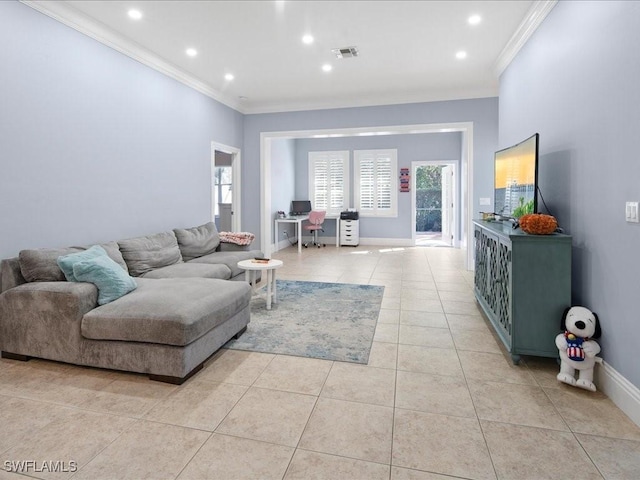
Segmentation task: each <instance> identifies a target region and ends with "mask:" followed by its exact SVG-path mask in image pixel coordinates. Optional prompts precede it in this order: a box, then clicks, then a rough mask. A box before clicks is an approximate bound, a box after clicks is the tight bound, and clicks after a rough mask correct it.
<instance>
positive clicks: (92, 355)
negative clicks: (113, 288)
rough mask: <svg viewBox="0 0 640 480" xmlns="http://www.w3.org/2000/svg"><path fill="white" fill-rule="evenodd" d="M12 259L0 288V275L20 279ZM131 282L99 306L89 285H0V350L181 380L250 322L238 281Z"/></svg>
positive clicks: (246, 291) (247, 294) (245, 292)
mask: <svg viewBox="0 0 640 480" xmlns="http://www.w3.org/2000/svg"><path fill="white" fill-rule="evenodd" d="M17 265H18V262H16V261H15V259H9V260H3V261H2V263H1V267H0V268H2V272H3V274H2V279H3V283H2V287H3V290H4V287H5V285H6V284H8V283H9V281H8V280H7V281H5V279H7V278H11V276H12V275H13V276H16V277H19V275H18V274H19V272H16V271H15V268H16V266H17ZM7 270H13V271H12V273H11V274H9V273H8V272H7ZM137 282H138V288H137V289H136V290H134V291H133V292H131V293H129V294H127V295H125V296H123V297H121V298H119V299H118V300H115V301H114V302H111V303H108V304H106V305H102V306H98V305H97V298H98V291H97V288H96V287H95V286H94V285H93V284H91V283H83V282H78V283H76V282H62V281H56V282H29V283H23V284H21V285H18V286H15V287H13V288H10V289H8V290H6V291H4V292H3V293H2V294H1V295H0V342H1V347H2V356H3V357H5V358H16V359H21V360H28V359H29V358H31V357H35V358H44V359H48V360H56V361H61V362H66V363H72V364H77V365H86V366H91V367H100V368H109V369H114V370H125V371H131V372H138V373H145V374H148V375H149V376H150V378H152V379H154V380H160V381H164V382H170V383H176V384H180V383H182V382H184V381H185V380H186V379H187V378H189V377H190V376H191V375H193V374H194V373H195V372H197V371H198V370H199V369H200V368H201V366H202V364H203V362H204V361H205V360H206V359H207V358H209V357H210V356H211V355H212V354H213V353H214V352H215V351H216V350H218V349H219V348H220V347H222V346H223V345H224V344H225V343H226V342H227V341H229V340H230V339H231V338H233V337H234V336H236V337H237V336H239V335H241V334H242V332H243V331H244V329H246V326H247V324H248V323H249V320H250V307H249V302H250V299H251V287H250V286H249V285H248V284H246V283H244V282H229V281H224V280H218V279H208V278H189V279H182V278H168V279H162V280H155V279H137Z"/></svg>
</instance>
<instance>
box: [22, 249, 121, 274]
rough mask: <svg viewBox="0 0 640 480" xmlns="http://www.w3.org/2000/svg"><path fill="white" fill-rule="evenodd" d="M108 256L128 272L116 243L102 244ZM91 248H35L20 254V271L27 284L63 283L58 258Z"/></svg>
mask: <svg viewBox="0 0 640 480" xmlns="http://www.w3.org/2000/svg"><path fill="white" fill-rule="evenodd" d="M100 246H101V247H102V248H104V250H105V251H106V252H107V255H109V257H110V258H111V259H112V260H113V261H115V262H116V263H117V264H118V265H120V266H121V267H122V268H124V270H125V271H128V270H127V264H126V263H125V262H124V258H122V254H121V253H120V250H119V249H118V244H117V243H116V242H107V243H102V244H100ZM88 248H90V247H65V248H34V249H27V250H22V251H21V252H20V253H19V254H18V260H19V262H20V271H21V272H22V276H23V277H24V279H25V280H26V281H27V282H62V281H64V280H65V276H64V273H63V272H62V270H61V269H60V266H59V265H58V257H61V256H64V255H69V254H71V253H78V252H82V251H84V250H87V249H88Z"/></svg>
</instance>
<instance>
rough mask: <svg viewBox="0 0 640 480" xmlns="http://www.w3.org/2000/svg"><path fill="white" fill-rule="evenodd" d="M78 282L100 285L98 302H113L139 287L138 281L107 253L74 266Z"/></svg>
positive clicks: (101, 303)
mask: <svg viewBox="0 0 640 480" xmlns="http://www.w3.org/2000/svg"><path fill="white" fill-rule="evenodd" d="M73 275H74V276H75V278H76V279H77V281H78V282H89V283H93V284H94V285H95V286H96V287H98V304H99V305H104V304H105V303H109V302H113V301H114V300H117V299H118V298H120V297H122V296H123V295H126V294H127V293H129V292H131V291H133V290H135V289H136V288H137V287H138V284H137V283H136V281H135V280H134V279H133V278H132V277H131V276H129V274H128V273H127V272H125V271H124V270H123V269H122V267H121V266H120V265H118V264H117V263H116V262H114V261H113V260H111V258H109V257H108V256H107V255H105V256H103V257H102V256H100V257H95V258H92V259H90V260H85V261H84V262H78V263H76V264H75V265H74V266H73Z"/></svg>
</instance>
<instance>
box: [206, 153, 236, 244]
mask: <svg viewBox="0 0 640 480" xmlns="http://www.w3.org/2000/svg"><path fill="white" fill-rule="evenodd" d="M211 150H212V152H211V153H212V155H211V160H212V162H211V171H212V189H211V192H212V193H211V219H212V220H213V221H215V222H216V224H217V227H218V229H219V230H220V231H232V232H239V231H240V230H241V219H240V211H241V205H240V199H241V194H240V188H241V181H240V171H241V170H240V168H241V166H240V150H239V149H237V148H234V147H229V146H227V145H222V144H219V143H215V142H212V147H211ZM216 220H217V221H216Z"/></svg>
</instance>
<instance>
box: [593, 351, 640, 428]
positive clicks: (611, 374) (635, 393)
mask: <svg viewBox="0 0 640 480" xmlns="http://www.w3.org/2000/svg"><path fill="white" fill-rule="evenodd" d="M594 376H595V384H596V385H597V386H598V388H599V389H600V390H601V391H602V392H603V393H604V394H605V395H607V396H608V397H609V398H610V399H611V401H612V402H613V403H615V404H616V405H617V406H618V408H620V410H622V411H623V412H624V413H626V414H627V416H628V417H629V418H630V419H631V420H632V421H633V422H634V423H635V424H636V425H638V426H640V389H638V387H636V386H635V385H634V384H632V383H631V382H630V381H629V380H627V379H626V378H625V377H623V376H622V375H620V373H619V372H618V371H617V370H616V369H614V368H613V367H612V366H611V365H609V364H608V363H607V362H602V363H601V364H596V367H595V372H594Z"/></svg>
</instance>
